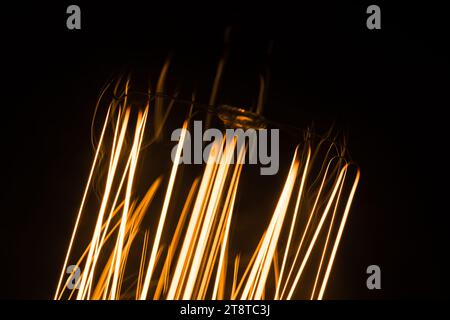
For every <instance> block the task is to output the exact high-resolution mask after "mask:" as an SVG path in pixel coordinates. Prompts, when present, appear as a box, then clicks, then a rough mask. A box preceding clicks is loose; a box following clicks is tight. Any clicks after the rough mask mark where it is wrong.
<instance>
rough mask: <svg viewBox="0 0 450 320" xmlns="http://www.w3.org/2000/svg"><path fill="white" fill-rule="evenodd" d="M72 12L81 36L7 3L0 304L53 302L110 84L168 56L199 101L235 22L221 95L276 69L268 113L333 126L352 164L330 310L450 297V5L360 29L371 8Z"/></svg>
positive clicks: (247, 94) (179, 82)
mask: <svg viewBox="0 0 450 320" xmlns="http://www.w3.org/2000/svg"><path fill="white" fill-rule="evenodd" d="M74 3H76V4H79V5H80V7H81V11H82V29H81V30H80V31H70V30H67V29H66V17H67V15H66V13H65V11H66V7H67V6H68V5H69V4H72V3H69V2H64V1H63V3H54V4H50V3H43V2H39V3H35V4H27V3H20V4H17V5H14V6H9V5H8V6H3V5H2V9H1V11H2V17H1V20H2V21H1V25H2V27H1V33H2V36H1V43H2V45H1V51H2V61H3V64H2V65H3V66H2V78H3V80H4V82H5V83H6V85H4V86H2V87H3V90H4V91H3V94H2V99H1V101H2V102H1V104H2V126H1V127H2V131H4V132H2V162H4V164H3V165H2V169H3V175H2V176H3V179H2V181H3V183H2V184H3V186H2V193H1V196H2V201H1V223H0V228H1V235H0V237H1V238H0V239H1V242H0V250H1V251H0V252H1V260H0V261H1V269H2V273H1V274H2V279H1V282H0V297H2V298H21V299H23V298H34V299H35V298H38V299H50V298H51V297H52V295H53V292H54V289H55V286H56V282H57V278H58V276H59V272H60V267H61V264H62V262H63V255H64V253H65V250H66V246H67V242H68V240H69V236H70V232H71V229H72V226H73V223H74V219H75V212H76V210H77V207H78V203H79V201H80V198H81V194H82V191H83V187H84V182H85V180H86V177H87V174H88V170H89V166H90V162H91V159H92V150H91V148H90V144H89V141H90V140H89V139H90V131H89V130H90V124H91V118H92V112H93V107H94V103H95V101H96V98H97V95H98V92H99V90H100V88H101V87H102V86H103V85H104V84H105V82H106V81H107V80H109V79H110V78H111V77H112V76H114V75H116V74H117V73H119V72H125V71H133V72H136V73H144V74H150V75H153V81H155V78H156V77H157V74H158V73H159V70H160V68H161V66H162V63H163V62H164V60H165V58H166V56H167V54H168V53H173V55H174V64H173V67H172V68H171V70H173V71H171V72H172V73H171V75H170V76H169V77H171V79H172V80H171V81H172V83H173V84H174V86H179V87H180V90H181V92H182V94H183V95H184V96H187V97H189V96H190V93H191V92H192V91H193V90H198V92H199V98H200V99H202V98H203V100H205V101H207V98H208V96H207V92H208V90H209V89H210V87H209V86H210V84H211V82H212V79H213V74H214V70H215V68H216V64H217V61H218V59H219V57H220V55H221V53H222V51H223V32H224V29H225V28H226V27H227V26H229V25H231V26H232V27H233V29H232V38H231V56H230V63H229V65H228V66H227V72H228V75H227V76H226V78H225V79H226V81H225V82H224V84H223V88H222V90H223V91H222V92H223V96H222V99H228V100H229V101H231V102H233V104H234V105H240V104H242V103H245V102H247V101H251V99H253V98H254V97H256V94H257V91H256V88H257V87H256V85H255V84H257V75H258V72H259V71H261V70H262V67H264V66H266V65H269V66H270V69H271V73H272V80H271V86H270V88H269V97H268V102H267V107H266V110H267V112H266V114H267V115H268V116H269V117H270V118H272V119H275V120H277V121H280V122H285V123H289V124H293V125H296V126H302V125H304V124H307V123H311V122H312V121H314V122H315V123H316V124H317V126H318V127H319V128H320V127H323V128H326V127H327V126H329V124H330V123H331V122H333V121H334V122H336V123H337V126H338V127H339V128H341V129H342V130H344V131H346V132H347V133H348V136H349V149H350V152H351V155H352V158H353V159H354V160H355V161H356V162H357V163H358V164H359V165H360V167H361V171H362V176H361V184H360V188H359V189H358V193H357V196H356V199H355V203H354V205H353V207H352V211H351V215H350V218H349V222H348V224H347V227H346V232H345V236H344V238H343V242H342V243H341V246H340V250H339V254H338V256H337V259H336V263H335V266H334V269H333V273H332V278H331V279H330V285H329V288H328V291H327V296H326V298H330V299H360V298H362V299H391V298H443V297H447V298H448V297H449V294H448V290H447V286H448V285H449V281H448V270H447V269H446V265H445V263H444V261H445V259H446V255H447V254H448V244H449V241H448V240H449V236H448V231H447V229H448V221H449V219H448V210H447V209H446V207H445V206H444V204H445V201H446V197H447V195H446V194H447V191H448V188H447V187H446V185H445V182H446V180H447V178H446V176H447V169H448V165H447V161H448V157H447V152H446V149H447V141H446V132H447V127H448V123H447V112H445V111H446V109H448V107H449V106H450V104H449V101H448V96H449V95H448V90H449V88H450V87H449V84H450V83H449V77H450V61H449V57H450V55H449V51H448V49H447V48H446V46H445V45H446V42H448V39H449V33H448V32H447V30H446V19H447V18H446V16H445V10H444V8H442V7H439V6H437V5H431V4H429V3H428V2H427V4H425V2H423V3H418V4H411V3H404V4H400V3H397V5H396V6H394V5H393V4H385V3H380V2H374V3H375V4H378V5H379V6H380V7H381V11H382V29H381V30H368V29H367V28H366V18H367V16H368V15H367V14H366V8H367V6H368V5H369V4H372V3H369V2H367V3H364V2H361V3H357V2H346V3H339V4H331V2H330V4H328V3H324V2H322V1H321V2H320V3H317V4H316V5H311V4H309V5H307V4H304V3H297V4H290V5H287V4H285V3H281V2H274V3H267V4H263V3H257V4H253V5H248V6H246V7H243V5H242V4H231V3H215V4H210V5H204V4H193V3H189V4H186V3H185V4H183V5H180V4H177V3H167V4H164V5H162V4H160V3H156V2H155V3H153V2H151V1H146V2H145V5H144V4H143V3H141V2H136V3H135V2H132V1H126V2H122V3H120V4H113V3H109V2H104V3H103V4H102V3H97V4H96V5H94V4H92V3H90V2H89V3H88V2H86V1H82V2H80V1H74ZM447 20H448V19H447ZM271 41H273V53H272V55H271V57H270V59H267V58H266V55H265V52H266V50H267V46H268V44H269V43H270V42H271ZM224 97H225V98H224ZM370 264H377V265H379V266H380V267H381V270H382V290H379V291H376V290H375V291H369V290H367V288H366V286H365V281H366V278H367V275H366V274H365V270H366V267H367V266H368V265H370Z"/></svg>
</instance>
